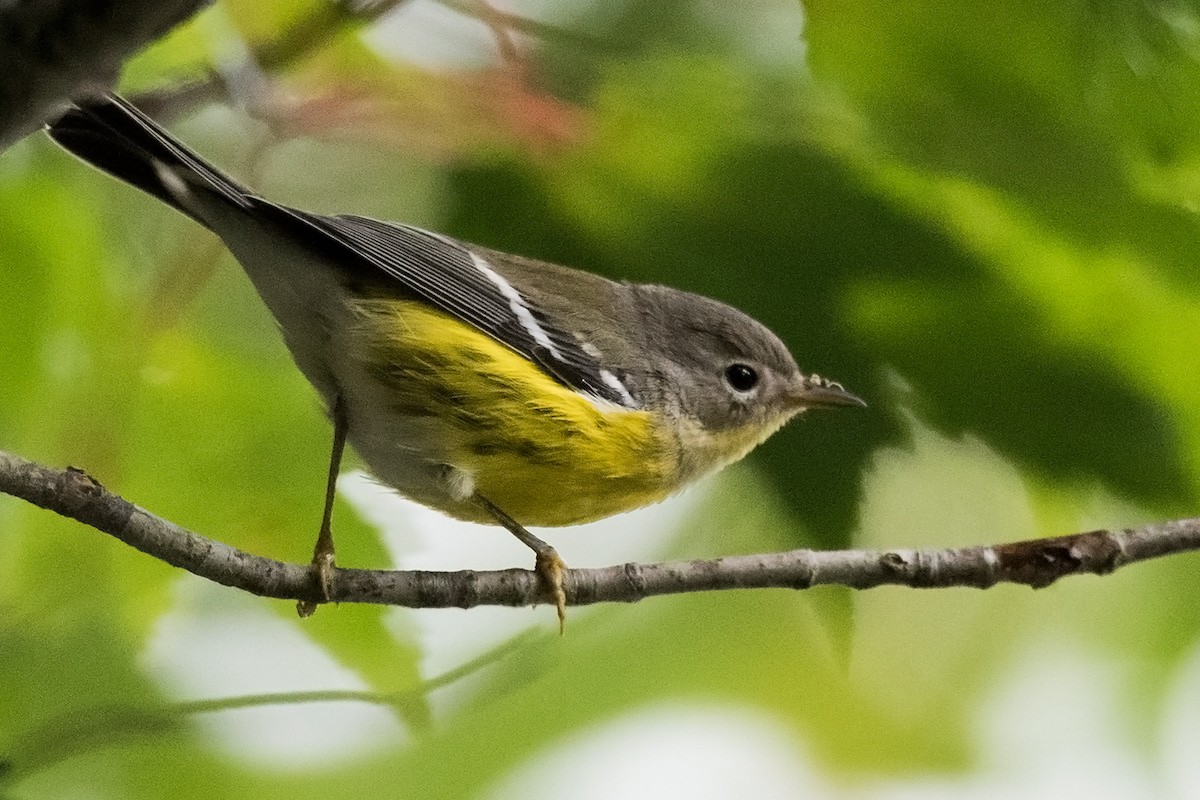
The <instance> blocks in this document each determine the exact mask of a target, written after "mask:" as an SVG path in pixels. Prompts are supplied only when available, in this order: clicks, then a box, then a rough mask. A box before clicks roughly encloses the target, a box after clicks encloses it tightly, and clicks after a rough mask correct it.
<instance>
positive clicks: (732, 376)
mask: <svg viewBox="0 0 1200 800" xmlns="http://www.w3.org/2000/svg"><path fill="white" fill-rule="evenodd" d="M725 382H726V383H728V384H729V385H730V387H732V388H733V390H734V391H738V392H748V391H750V390H751V389H753V388H754V387H755V386H757V385H758V373H757V372H755V371H754V367H752V366H750V365H749V364H730V365H729V366H728V367H726V368H725Z"/></svg>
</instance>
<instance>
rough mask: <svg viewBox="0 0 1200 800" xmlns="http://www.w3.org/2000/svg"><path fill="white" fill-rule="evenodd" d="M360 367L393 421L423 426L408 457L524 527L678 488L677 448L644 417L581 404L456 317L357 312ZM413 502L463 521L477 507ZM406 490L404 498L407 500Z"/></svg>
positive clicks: (613, 508) (415, 310) (429, 496)
mask: <svg viewBox="0 0 1200 800" xmlns="http://www.w3.org/2000/svg"><path fill="white" fill-rule="evenodd" d="M358 312H359V316H360V319H361V324H360V326H359V330H358V334H357V337H356V342H357V344H356V349H359V350H360V354H359V358H361V359H362V360H363V362H364V363H367V364H369V365H371V368H372V373H373V376H374V378H375V380H377V381H379V382H380V383H382V384H383V386H384V389H385V395H386V397H387V400H388V402H389V403H390V404H391V408H392V409H393V410H394V412H395V413H396V414H398V415H407V416H408V417H410V418H414V419H416V418H424V419H426V420H428V423H429V424H427V425H425V426H424V427H423V428H422V429H423V430H426V431H427V434H426V435H427V436H429V437H433V438H437V439H440V440H441V441H436V442H434V441H428V442H425V443H424V446H417V447H416V448H414V447H413V443H410V442H405V443H398V444H402V445H403V447H404V448H407V449H408V450H409V451H410V455H411V457H414V458H423V457H433V458H435V459H436V460H441V461H444V462H445V463H447V464H449V465H452V466H454V467H456V468H458V469H460V470H462V471H463V472H465V473H466V474H468V475H469V476H470V477H471V478H472V479H473V481H474V486H475V490H476V491H477V492H478V493H479V494H480V495H482V496H483V497H486V498H487V499H488V500H490V501H491V502H492V503H493V504H495V505H496V506H498V507H500V508H501V509H503V510H504V511H505V513H507V514H508V515H509V516H511V517H513V518H514V519H516V520H517V521H518V522H520V523H521V524H523V525H534V526H537V525H574V524H578V523H583V522H589V521H592V520H596V519H601V518H603V517H607V516H611V515H613V514H617V513H620V512H622V511H628V510H630V509H633V508H638V507H640V506H644V505H647V504H649V503H654V502H657V501H659V500H662V499H663V498H665V497H667V496H668V495H670V494H671V493H673V492H674V491H675V490H676V489H678V488H679V485H680V481H681V479H682V478H683V476H682V475H681V473H680V459H679V456H678V450H679V445H678V440H677V437H676V436H675V434H674V433H673V432H671V431H669V430H666V429H665V428H663V427H661V426H659V425H657V424H656V422H655V418H654V416H653V415H652V414H651V413H650V412H648V411H645V410H636V411H634V410H629V409H625V408H621V407H619V406H616V405H613V404H611V403H607V402H604V401H599V400H595V399H592V398H589V397H587V396H586V395H583V394H581V393H579V392H577V391H575V390H573V389H570V388H568V387H566V386H564V385H562V384H561V383H559V382H558V381H556V380H555V379H553V378H551V377H550V376H549V375H547V374H546V373H545V372H544V371H542V370H541V369H540V368H539V367H537V366H536V365H535V364H533V363H532V362H531V361H529V360H528V359H526V358H524V357H522V356H521V355H519V354H517V353H516V352H514V351H513V350H511V349H509V348H508V347H506V346H505V345H503V344H500V343H499V342H497V341H495V340H494V339H492V338H491V337H489V336H487V335H486V334H483V333H481V332H479V331H478V330H476V329H475V328H473V327H470V326H469V325H466V324H464V323H462V322H459V321H458V320H456V319H454V318H453V317H451V316H449V315H447V314H444V313H442V312H440V311H437V310H435V309H432V308H430V307H429V306H427V305H425V304H423V303H419V302H414V301H397V300H391V299H388V300H370V301H363V302H361V303H360V305H359V308H358ZM396 488H397V489H399V490H400V491H401V492H405V493H408V494H412V495H413V496H414V499H416V500H418V501H420V502H422V503H425V504H427V505H431V506H433V507H436V508H439V509H440V510H442V511H445V512H446V513H449V514H451V515H452V516H456V517H459V518H462V519H469V520H475V521H483V522H488V521H491V520H490V518H489V517H488V516H487V515H486V513H484V512H483V511H482V510H480V509H479V508H478V507H476V506H474V505H471V504H469V503H461V502H456V501H454V500H452V499H451V498H450V497H449V496H448V495H447V496H443V497H439V496H438V493H437V492H429V493H425V492H420V491H413V490H411V489H410V487H404V486H398V487H396ZM406 490H408V491H406Z"/></svg>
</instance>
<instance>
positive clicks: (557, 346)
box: [276, 206, 638, 408]
mask: <svg viewBox="0 0 1200 800" xmlns="http://www.w3.org/2000/svg"><path fill="white" fill-rule="evenodd" d="M276 208H281V207H279V206H276ZM288 211H291V213H292V215H293V216H294V217H298V218H300V219H302V220H304V221H305V222H308V223H309V224H310V225H312V226H313V227H314V228H316V229H317V230H319V231H320V232H321V233H323V234H324V235H325V236H326V237H328V239H329V240H330V241H329V242H326V243H325V244H327V245H328V244H334V243H336V245H337V246H340V248H342V249H343V250H344V251H345V252H348V253H349V254H352V255H353V256H355V257H356V258H358V259H361V260H362V261H365V262H366V263H367V264H369V265H370V266H371V267H373V268H375V269H376V270H378V271H379V272H381V273H382V274H384V275H387V276H389V277H391V278H393V279H394V280H396V281H397V282H398V283H399V285H400V286H401V287H403V289H404V291H406V292H408V293H411V294H412V295H414V296H415V297H417V298H419V299H421V300H424V301H425V302H427V303H430V304H431V305H433V306H435V307H436V308H439V309H441V310H442V311H444V312H446V313H447V314H450V315H451V316H453V317H455V318H456V319H460V320H462V321H463V322H465V323H467V324H469V325H472V326H474V327H475V328H477V329H479V330H480V331H483V332H484V333H486V334H488V335H489V336H491V337H493V338H494V339H496V340H497V341H499V342H501V343H502V344H504V345H507V346H508V347H511V348H512V349H513V350H515V351H516V352H517V353H520V354H521V355H523V356H525V357H526V358H528V359H529V360H530V361H532V362H534V363H535V364H537V365H538V366H540V367H542V368H543V369H544V370H546V371H547V372H548V373H549V374H551V375H553V376H554V377H555V378H556V379H558V380H559V381H561V382H562V383H563V384H565V385H567V386H569V387H571V388H573V389H577V390H579V391H581V392H586V393H587V394H590V395H592V396H594V397H596V398H599V399H602V400H606V401H608V402H612V403H616V404H618V405H621V406H624V407H627V408H636V407H637V405H638V404H637V402H636V401H635V400H634V398H633V397H632V396H631V395H630V393H629V391H628V390H627V389H626V388H625V386H624V384H623V383H622V382H621V379H620V378H619V377H618V376H617V375H616V374H614V373H613V372H612V371H611V370H609V369H606V368H605V367H604V366H603V365H602V364H601V363H600V353H599V351H598V350H596V349H595V347H588V346H587V344H586V343H585V342H583V341H581V340H580V338H579V336H578V335H577V334H576V333H575V332H573V331H571V330H568V329H566V328H564V327H562V326H561V325H559V324H556V323H555V321H554V320H552V319H549V318H548V317H547V316H546V314H545V313H543V312H542V311H541V310H539V309H538V308H537V307H535V306H534V305H532V304H531V303H530V301H529V300H528V299H527V298H526V297H525V296H524V295H523V294H522V293H521V292H520V290H519V289H518V288H517V287H516V286H514V285H513V284H512V283H511V282H510V281H509V280H508V279H507V278H505V277H504V275H502V274H501V272H500V271H499V268H498V266H497V265H495V264H493V263H491V262H490V261H489V260H488V258H487V257H486V256H485V255H483V254H481V253H480V252H476V251H475V250H473V249H471V248H470V247H469V246H468V245H466V244H463V243H462V242H458V241H456V240H454V239H451V238H449V237H447V236H442V235H441V234H437V233H431V232H429V231H425V230H422V229H420V228H415V227H412V226H410V225H401V224H398V223H389V222H380V221H379V220H375V219H370V218H368V217H359V216H353V215H338V216H323V215H318V214H306V213H304V212H299V211H293V210H291V209H288Z"/></svg>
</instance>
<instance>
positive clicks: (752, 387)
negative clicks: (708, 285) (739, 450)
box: [630, 286, 866, 438]
mask: <svg viewBox="0 0 1200 800" xmlns="http://www.w3.org/2000/svg"><path fill="white" fill-rule="evenodd" d="M630 288H631V289H633V290H634V291H635V295H636V297H637V305H638V306H639V310H640V311H641V317H642V320H643V323H644V329H645V330H646V332H647V339H648V341H647V343H646V346H647V350H646V352H654V353H658V354H661V356H662V358H661V360H660V361H659V363H657V364H655V371H656V372H658V373H660V374H662V377H664V378H666V381H665V383H666V385H668V386H671V387H674V389H673V391H671V392H669V395H674V396H673V397H670V396H667V397H664V398H663V399H664V400H666V401H668V402H673V403H675V404H677V406H678V408H679V410H680V411H682V412H683V413H684V414H686V415H687V416H689V417H692V418H693V419H695V420H698V421H699V423H700V425H701V426H702V427H703V428H704V429H706V430H709V431H712V432H719V431H727V430H730V429H736V428H741V429H746V430H750V431H759V430H761V433H762V438H765V437H766V436H769V435H770V434H771V433H772V432H774V431H775V430H776V429H777V428H778V427H779V426H780V425H782V424H783V423H785V422H787V420H789V419H791V418H792V417H793V416H795V415H796V414H797V413H799V412H801V411H804V410H805V409H808V408H816V407H835V406H854V405H859V406H861V405H866V404H865V403H863V401H862V400H860V399H859V398H858V397H856V396H854V395H853V394H851V393H849V392H847V391H846V390H845V389H843V388H842V387H841V385H840V384H837V383H834V382H832V381H829V380H826V379H824V378H822V377H820V376H819V375H815V374H814V375H805V374H804V373H802V372H801V371H800V368H799V367H798V366H797V365H796V360H795V359H794V358H793V357H792V354H791V353H790V352H789V351H788V349H787V347H786V346H785V345H784V344H783V342H781V341H780V340H779V337H778V336H776V335H775V334H774V333H772V332H771V331H770V330H768V329H767V327H766V326H764V325H763V324H762V323H760V322H758V321H756V320H754V319H752V318H751V317H749V316H747V315H746V314H743V313H742V312H741V311H738V310H737V309H736V308H733V307H732V306H728V305H725V304H724V303H719V302H717V301H716V300H710V299H708V298H707V297H701V296H699V295H694V294H690V293H688V292H683V291H679V290H678V289H671V288H668V287H663V286H632V287H630Z"/></svg>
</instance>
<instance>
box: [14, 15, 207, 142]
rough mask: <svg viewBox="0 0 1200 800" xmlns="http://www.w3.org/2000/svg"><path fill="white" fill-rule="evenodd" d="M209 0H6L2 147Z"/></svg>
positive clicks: (111, 74)
mask: <svg viewBox="0 0 1200 800" xmlns="http://www.w3.org/2000/svg"><path fill="white" fill-rule="evenodd" d="M206 2H208V0H9V1H8V2H0V151H3V150H4V149H5V148H6V147H7V146H8V145H10V144H12V143H13V142H15V141H16V140H17V139H19V138H21V137H22V136H24V135H25V134H26V133H29V132H30V131H32V130H34V129H36V128H37V127H38V126H39V125H41V124H42V123H43V122H44V121H45V120H46V118H47V117H49V116H50V115H52V114H53V113H54V111H55V107H56V106H65V105H66V103H67V102H68V101H70V100H71V98H72V97H74V96H76V95H78V94H79V93H80V92H81V91H84V90H85V89H87V88H88V87H95V86H103V87H106V86H108V85H109V84H110V83H112V81H113V80H114V79H115V78H116V75H117V72H118V70H119V69H120V68H121V65H122V64H123V63H124V61H125V59H126V58H128V57H129V56H130V55H132V54H133V53H134V52H135V51H137V50H138V49H139V48H141V47H142V46H143V45H146V44H149V43H150V42H152V41H154V40H155V39H157V38H159V37H160V36H162V35H163V34H164V33H166V32H167V31H168V30H169V29H170V28H172V27H173V26H174V25H176V24H177V23H179V22H181V21H183V20H184V19H186V18H187V17H189V16H191V15H192V13H193V12H195V11H196V9H197V8H199V7H200V6H201V5H203V4H205V3H206Z"/></svg>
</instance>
